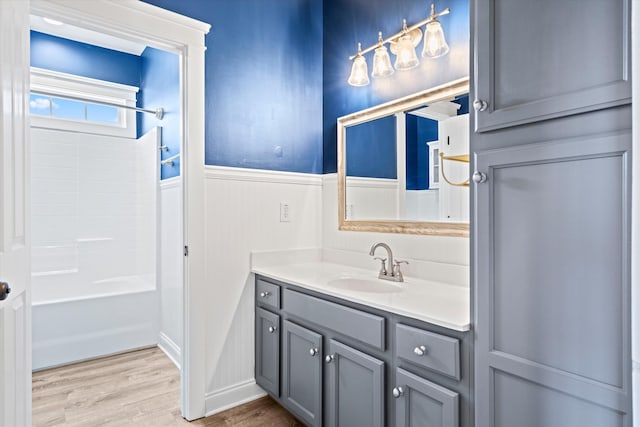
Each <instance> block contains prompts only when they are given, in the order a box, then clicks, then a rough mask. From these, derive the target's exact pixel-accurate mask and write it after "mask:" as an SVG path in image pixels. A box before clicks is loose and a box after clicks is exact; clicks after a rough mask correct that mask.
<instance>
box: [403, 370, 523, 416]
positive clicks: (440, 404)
mask: <svg viewBox="0 0 640 427" xmlns="http://www.w3.org/2000/svg"><path fill="white" fill-rule="evenodd" d="M396 389H397V390H402V391H401V394H398V395H397V397H396V427H414V426H420V427H458V425H459V414H458V411H459V408H458V405H459V402H458V400H459V396H458V393H455V392H453V391H451V390H448V389H446V388H444V387H441V386H439V385H437V384H435V383H432V382H431V381H427V380H425V379H424V378H421V377H419V376H417V375H414V374H412V373H410V372H407V371H405V370H404V369H400V368H398V369H397V370H396ZM394 396H395V395H394ZM514 425H516V424H514Z"/></svg>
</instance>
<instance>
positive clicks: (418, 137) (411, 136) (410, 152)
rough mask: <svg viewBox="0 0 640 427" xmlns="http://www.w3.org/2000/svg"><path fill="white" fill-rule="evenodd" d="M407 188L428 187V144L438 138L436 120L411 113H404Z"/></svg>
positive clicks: (423, 188) (419, 188) (420, 188)
mask: <svg viewBox="0 0 640 427" xmlns="http://www.w3.org/2000/svg"><path fill="white" fill-rule="evenodd" d="M405 120H406V126H407V127H406V129H407V132H406V144H407V145H406V155H407V156H406V162H407V171H406V172H407V177H406V178H407V185H406V188H407V190H426V189H427V188H429V146H428V145H427V144H426V143H427V142H430V141H437V140H438V122H437V121H436V120H430V119H425V118H424V117H418V116H414V115H411V114H407V115H406V119H405Z"/></svg>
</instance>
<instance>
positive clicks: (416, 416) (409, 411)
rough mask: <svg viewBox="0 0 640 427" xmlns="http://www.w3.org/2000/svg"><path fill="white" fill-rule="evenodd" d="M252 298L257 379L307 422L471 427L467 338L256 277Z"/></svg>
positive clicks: (341, 426)
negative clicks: (397, 390)
mask: <svg viewBox="0 0 640 427" xmlns="http://www.w3.org/2000/svg"><path fill="white" fill-rule="evenodd" d="M263 295H265V296H263ZM255 301H256V322H255V324H256V366H255V371H256V382H257V384H258V385H260V386H261V387H262V388H264V389H265V390H266V391H267V392H269V394H270V395H271V396H272V397H273V398H274V399H275V400H276V401H278V402H279V403H280V404H282V406H284V407H285V408H286V409H288V410H289V411H290V412H291V413H292V414H294V415H295V416H296V417H298V418H299V419H300V421H302V422H303V423H305V424H306V425H308V426H316V427H320V426H327V427H393V426H395V425H398V426H409V425H411V426H414V427H417V426H419V427H432V426H434V427H435V426H437V427H472V407H471V399H470V395H471V385H470V370H471V363H472V360H471V354H470V353H471V352H470V347H471V334H470V333H469V332H460V331H454V330H450V329H447V328H443V327H439V326H436V325H433V324H431V323H425V322H422V321H420V320H416V319H412V318H408V317H404V316H400V315H397V314H394V313H389V312H385V311H382V310H378V309H375V308H373V307H369V306H365V305H362V304H357V303H353V302H350V301H345V300H343V299H339V298H336V297H333V296H329V295H326V294H322V293H319V292H314V291H312V290H309V289H304V288H301V287H299V286H296V285H292V284H289V283H286V282H281V281H278V280H274V279H270V278H266V277H263V276H260V275H257V276H256V300H255ZM278 322H280V326H281V328H280V329H279V331H278V330H275V329H274V325H277V324H278ZM278 333H279V334H280V335H279V340H280V348H279V349H278V348H277V344H276V343H277V341H276V340H277V339H278V338H277V337H278ZM267 353H268V354H267ZM274 360H276V361H277V362H274ZM278 363H279V365H278ZM278 369H279V372H280V377H279V378H280V382H279V384H280V387H279V392H278V386H277V384H278V377H277V372H278ZM398 386H399V387H401V388H404V389H405V390H406V394H405V396H404V397H403V398H402V399H399V400H396V399H394V387H398ZM400 400H402V401H403V402H404V403H403V404H402V406H400V403H399V401H400ZM396 410H398V411H399V412H396ZM399 420H406V421H399ZM435 420H440V421H437V422H436V421H435Z"/></svg>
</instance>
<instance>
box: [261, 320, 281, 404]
mask: <svg viewBox="0 0 640 427" xmlns="http://www.w3.org/2000/svg"><path fill="white" fill-rule="evenodd" d="M256 383H258V385H259V386H260V387H262V388H264V389H265V390H267V391H268V392H270V393H272V394H273V395H275V396H279V395H280V316H278V315H277V314H273V313H269V312H268V311H266V310H263V309H261V308H256Z"/></svg>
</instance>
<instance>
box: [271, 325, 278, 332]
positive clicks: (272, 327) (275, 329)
mask: <svg viewBox="0 0 640 427" xmlns="http://www.w3.org/2000/svg"><path fill="white" fill-rule="evenodd" d="M277 330H278V328H276V327H275V326H269V333H270V334H272V333H274V332H275V331H277Z"/></svg>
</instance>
